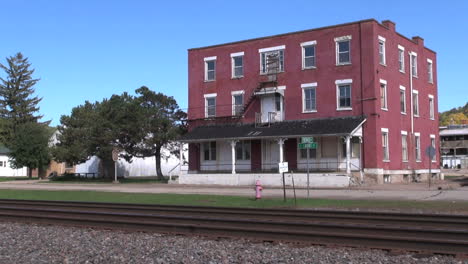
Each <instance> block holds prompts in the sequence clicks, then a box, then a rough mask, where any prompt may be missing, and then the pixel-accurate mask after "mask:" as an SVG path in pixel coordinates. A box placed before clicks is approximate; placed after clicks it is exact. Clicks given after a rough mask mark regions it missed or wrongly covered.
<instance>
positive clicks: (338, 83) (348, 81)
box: [335, 79, 353, 111]
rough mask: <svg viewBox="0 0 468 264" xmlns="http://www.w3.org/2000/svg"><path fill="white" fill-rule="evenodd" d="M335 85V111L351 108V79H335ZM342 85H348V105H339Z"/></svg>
mask: <svg viewBox="0 0 468 264" xmlns="http://www.w3.org/2000/svg"><path fill="white" fill-rule="evenodd" d="M335 85H336V110H337V111H349V110H353V80H352V79H344V80H336V81H335ZM342 85H349V98H350V106H349V107H340V86H342Z"/></svg>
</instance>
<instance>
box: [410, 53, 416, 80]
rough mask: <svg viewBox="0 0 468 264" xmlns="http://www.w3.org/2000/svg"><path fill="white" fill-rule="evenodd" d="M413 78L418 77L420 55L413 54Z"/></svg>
mask: <svg viewBox="0 0 468 264" xmlns="http://www.w3.org/2000/svg"><path fill="white" fill-rule="evenodd" d="M411 76H413V77H418V55H417V54H416V53H415V52H411Z"/></svg>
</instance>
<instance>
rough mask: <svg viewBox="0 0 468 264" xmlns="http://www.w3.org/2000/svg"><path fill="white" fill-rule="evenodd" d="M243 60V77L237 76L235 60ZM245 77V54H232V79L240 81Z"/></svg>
mask: <svg viewBox="0 0 468 264" xmlns="http://www.w3.org/2000/svg"><path fill="white" fill-rule="evenodd" d="M239 57H241V58H242V66H240V67H242V75H239V76H237V75H236V65H235V63H234V60H235V58H239ZM242 77H244V52H243V51H241V52H236V53H231V78H232V79H239V78H242Z"/></svg>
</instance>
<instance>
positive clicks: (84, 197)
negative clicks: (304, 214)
mask: <svg viewBox="0 0 468 264" xmlns="http://www.w3.org/2000/svg"><path fill="white" fill-rule="evenodd" d="M0 199H28V200H60V201H91V202H115V203H144V204H169V205H202V206H230V207H254V208H274V207H277V208H283V207H291V208H292V207H294V201H293V200H292V199H288V201H287V202H286V203H285V202H283V200H282V198H274V199H262V200H258V201H255V200H254V199H252V198H251V197H240V196H220V195H195V194H193V195H192V194H144V193H113V192H96V191H38V190H0ZM297 206H298V207H301V208H340V209H346V208H347V209H351V208H362V209H380V210H393V209H394V210H401V211H414V210H421V211H437V212H445V213H448V212H462V211H463V212H468V202H448V201H389V200H333V199H309V200H308V199H298V200H297Z"/></svg>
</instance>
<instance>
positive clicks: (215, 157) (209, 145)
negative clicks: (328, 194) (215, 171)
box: [202, 141, 218, 162]
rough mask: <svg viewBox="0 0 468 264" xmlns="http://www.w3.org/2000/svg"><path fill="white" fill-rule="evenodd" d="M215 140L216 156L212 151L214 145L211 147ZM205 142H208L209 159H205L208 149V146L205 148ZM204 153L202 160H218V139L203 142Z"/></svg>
mask: <svg viewBox="0 0 468 264" xmlns="http://www.w3.org/2000/svg"><path fill="white" fill-rule="evenodd" d="M213 142H214V145H215V146H214V152H215V153H214V154H215V155H214V157H213V155H212V154H213V152H212V147H211V144H212V143H213ZM205 144H208V159H205V151H206V148H205ZM202 153H203V156H202V160H203V161H205V162H206V161H216V160H217V156H218V143H217V142H216V141H207V142H203V143H202Z"/></svg>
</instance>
